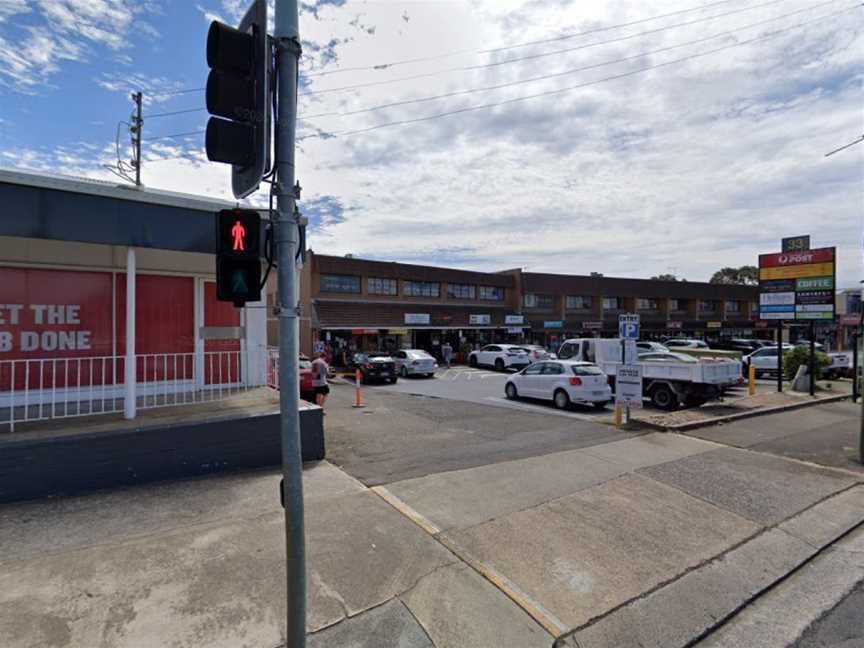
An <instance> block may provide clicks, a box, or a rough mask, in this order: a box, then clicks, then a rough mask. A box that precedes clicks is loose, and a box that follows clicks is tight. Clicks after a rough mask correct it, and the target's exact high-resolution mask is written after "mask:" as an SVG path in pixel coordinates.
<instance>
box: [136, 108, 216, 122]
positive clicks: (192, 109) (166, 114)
mask: <svg viewBox="0 0 864 648" xmlns="http://www.w3.org/2000/svg"><path fill="white" fill-rule="evenodd" d="M203 110H207V109H206V108H187V109H186V110H172V111H171V112H162V113H154V114H152V115H147V119H153V118H154V117H170V116H171V115H183V114H185V113H193V112H201V111H203Z"/></svg>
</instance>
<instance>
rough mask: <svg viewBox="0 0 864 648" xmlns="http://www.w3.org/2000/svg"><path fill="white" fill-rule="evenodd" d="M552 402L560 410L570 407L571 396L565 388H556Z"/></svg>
mask: <svg viewBox="0 0 864 648" xmlns="http://www.w3.org/2000/svg"><path fill="white" fill-rule="evenodd" d="M552 402H553V403H554V404H555V407H556V408H558V409H560V410H563V409H567V408H568V407H570V397H569V396H568V395H567V392H566V391H564V390H563V389H556V390H555V395H554V396H552Z"/></svg>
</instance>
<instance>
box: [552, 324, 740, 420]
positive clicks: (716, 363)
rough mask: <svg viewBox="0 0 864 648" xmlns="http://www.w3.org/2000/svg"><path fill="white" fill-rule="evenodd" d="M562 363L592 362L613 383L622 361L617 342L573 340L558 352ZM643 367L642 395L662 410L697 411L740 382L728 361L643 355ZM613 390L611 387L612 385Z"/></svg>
mask: <svg viewBox="0 0 864 648" xmlns="http://www.w3.org/2000/svg"><path fill="white" fill-rule="evenodd" d="M558 357H559V358H560V359H562V360H582V361H585V362H593V363H594V364H596V365H597V366H598V367H600V369H602V370H603V373H605V374H606V375H607V376H609V380H610V383H612V382H614V380H615V372H616V370H617V368H618V366H619V365H620V364H621V360H622V341H621V339H620V338H608V339H604V338H576V339H572V340H565V341H564V342H563V343H562V344H561V347H560V348H559V350H558ZM638 364H639V365H641V366H642V379H643V385H642V390H643V391H642V393H643V394H644V395H645V397H646V398H650V399H651V402H652V403H653V404H654V405H655V406H657V407H659V408H662V409H667V410H673V409H676V408H677V407H678V406H679V405H681V404H683V405H684V406H686V407H697V406H699V405H702V404H704V403H705V402H707V401H709V400H712V399H714V398H719V397H721V396H722V395H723V392H724V390H725V389H727V388H729V387H732V386H733V385H739V384H741V383H742V382H743V380H744V379H743V378H742V376H741V362H739V361H738V360H731V359H727V358H723V359H720V358H694V357H692V356H685V355H683V354H677V353H645V354H641V355H640V356H639V360H638ZM613 389H614V385H613Z"/></svg>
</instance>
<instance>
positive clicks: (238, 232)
mask: <svg viewBox="0 0 864 648" xmlns="http://www.w3.org/2000/svg"><path fill="white" fill-rule="evenodd" d="M231 236H232V237H233V238H234V246H233V247H232V248H231V249H232V250H234V251H235V252H236V251H238V250H245V249H246V248H245V247H244V246H243V240H244V239H245V238H246V228H245V227H243V223H241V222H240V221H239V220H238V221H237V222H236V223H234V227H232V228H231Z"/></svg>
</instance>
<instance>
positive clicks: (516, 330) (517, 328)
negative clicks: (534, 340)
mask: <svg viewBox="0 0 864 648" xmlns="http://www.w3.org/2000/svg"><path fill="white" fill-rule="evenodd" d="M507 333H508V334H509V335H520V334H521V333H522V327H521V326H515V327H513V326H508V327H507Z"/></svg>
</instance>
